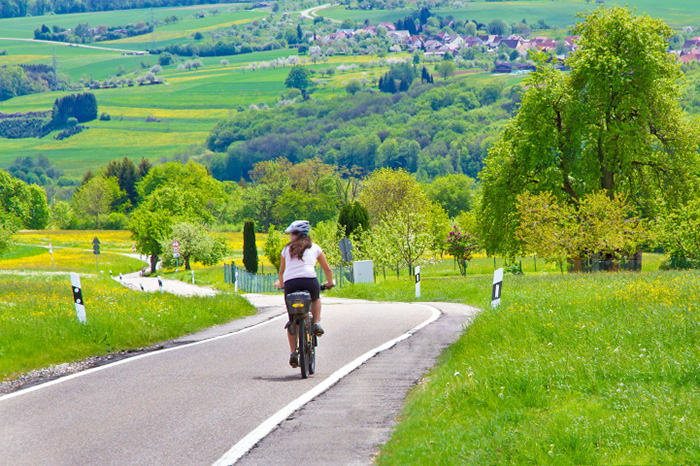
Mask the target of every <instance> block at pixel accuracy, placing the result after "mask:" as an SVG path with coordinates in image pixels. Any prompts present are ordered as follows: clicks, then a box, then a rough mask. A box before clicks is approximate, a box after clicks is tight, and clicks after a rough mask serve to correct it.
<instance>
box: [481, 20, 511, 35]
mask: <svg viewBox="0 0 700 466" xmlns="http://www.w3.org/2000/svg"><path fill="white" fill-rule="evenodd" d="M486 29H487V30H488V32H489V34H492V35H494V36H507V35H508V34H510V27H509V26H508V24H506V22H505V21H503V20H502V19H500V18H496V19H493V20H491V22H490V23H489V25H488V26H487V28H486Z"/></svg>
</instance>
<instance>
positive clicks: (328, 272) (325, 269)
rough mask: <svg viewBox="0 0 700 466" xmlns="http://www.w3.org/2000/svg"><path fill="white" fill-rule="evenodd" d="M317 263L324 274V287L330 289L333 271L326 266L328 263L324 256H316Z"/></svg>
mask: <svg viewBox="0 0 700 466" xmlns="http://www.w3.org/2000/svg"><path fill="white" fill-rule="evenodd" d="M318 263H319V264H320V265H321V268H322V269H323V272H324V273H325V274H326V280H327V281H326V286H327V287H329V288H330V287H332V286H333V271H332V270H331V266H330V265H328V261H327V260H326V256H325V254H323V253H321V255H319V256H318Z"/></svg>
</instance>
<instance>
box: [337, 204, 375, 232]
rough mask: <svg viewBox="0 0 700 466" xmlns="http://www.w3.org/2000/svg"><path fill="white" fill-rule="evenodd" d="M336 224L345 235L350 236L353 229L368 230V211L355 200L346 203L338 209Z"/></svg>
mask: <svg viewBox="0 0 700 466" xmlns="http://www.w3.org/2000/svg"><path fill="white" fill-rule="evenodd" d="M338 226H339V227H340V228H341V229H342V231H343V233H344V234H345V236H347V237H350V236H351V235H352V234H353V233H355V231H365V230H369V212H367V209H366V208H365V207H364V206H363V205H362V204H360V203H359V202H357V201H355V202H353V203H352V204H347V205H345V206H343V208H342V209H340V214H339V215H338Z"/></svg>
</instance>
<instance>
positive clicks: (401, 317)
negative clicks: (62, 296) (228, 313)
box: [0, 296, 433, 466]
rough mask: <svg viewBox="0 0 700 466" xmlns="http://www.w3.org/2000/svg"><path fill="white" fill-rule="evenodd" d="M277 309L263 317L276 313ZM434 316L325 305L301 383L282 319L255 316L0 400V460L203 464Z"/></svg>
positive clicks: (415, 309)
mask: <svg viewBox="0 0 700 466" xmlns="http://www.w3.org/2000/svg"><path fill="white" fill-rule="evenodd" d="M265 299H267V300H268V305H272V304H274V303H275V302H276V301H274V300H275V299H277V300H281V297H279V296H277V297H272V298H265ZM270 299H272V301H269V300H270ZM263 301H264V300H263ZM328 302H329V303H330V302H332V300H329V301H328ZM336 302H337V301H336ZM261 304H262V305H265V303H264V302H263V303H261ZM273 311H274V309H273V310H272V311H271V310H270V308H269V307H268V309H267V311H266V312H267V314H266V315H267V316H268V317H269V316H271V315H274V313H275V312H277V313H279V312H282V308H281V307H280V308H278V310H277V311H275V312H273ZM432 314H433V311H431V309H430V308H428V307H426V306H421V305H410V304H379V303H367V302H353V303H343V304H327V305H325V306H324V311H323V324H324V327H325V329H326V335H325V336H324V337H322V338H321V340H320V342H319V350H318V356H317V373H316V375H314V376H313V377H312V378H309V379H307V380H302V379H301V378H300V376H299V371H298V370H293V369H291V368H290V367H289V366H288V364H287V362H288V361H287V360H288V354H289V348H288V346H287V342H286V337H285V334H284V330H283V325H284V322H285V320H284V318H276V319H275V318H273V319H271V320H262V321H261V317H260V316H254V317H252V318H250V319H251V320H250V321H246V320H245V319H244V320H241V321H237V323H236V324H235V326H237V327H238V328H242V327H244V326H245V325H246V323H247V322H249V323H256V322H257V324H256V325H257V326H255V327H252V328H248V329H247V330H244V331H241V332H238V333H233V334H231V333H228V334H227V333H226V327H224V328H222V329H219V330H218V331H217V330H216V329H214V330H209V331H207V332H205V333H204V335H206V337H211V336H217V334H218V337H217V338H215V339H210V340H201V338H202V337H201V336H200V337H197V336H196V335H195V336H193V337H192V338H189V339H188V338H185V339H183V341H193V340H198V339H199V341H198V342H197V343H196V344H190V345H184V346H178V347H174V348H172V349H168V350H163V351H159V352H154V353H150V354H148V355H146V356H140V357H135V358H131V359H127V360H124V361H121V362H120V363H118V364H112V365H107V366H102V367H100V368H97V369H93V370H90V371H87V372H84V373H81V374H78V375H77V376H71V377H69V378H66V379H64V380H63V381H59V382H58V383H52V384H46V385H44V386H40V387H39V388H36V389H33V390H27V391H20V392H16V393H15V394H10V395H6V396H4V397H0V464H2V465H13V466H18V465H32V466H35V465H48V464H51V465H93V464H94V465H120V466H125V465H165V464H177V465H210V464H212V463H213V462H215V461H216V460H217V459H219V458H220V457H221V456H222V455H224V454H225V453H226V452H227V451H228V450H229V449H230V448H231V447H232V446H233V445H234V444H236V443H237V442H239V441H240V440H241V439H243V438H244V437H246V435H247V434H249V433H250V432H251V431H253V430H254V429H255V428H256V427H258V426H259V425H260V424H261V423H263V422H264V421H265V420H267V419H268V418H270V416H273V415H274V414H275V413H277V412H278V411H279V410H280V409H282V408H284V407H285V406H287V405H288V404H289V403H290V402H292V401H293V400H295V399H297V398H299V397H300V396H302V395H304V394H305V393H306V392H308V391H309V390H312V389H313V388H314V387H315V386H317V385H318V384H321V383H323V381H324V380H325V379H327V378H328V377H329V376H331V375H332V374H333V373H334V372H335V371H337V370H338V369H340V368H341V367H343V366H345V365H347V364H348V363H349V362H351V361H353V360H355V359H356V358H358V357H359V356H361V355H363V354H365V353H367V352H368V351H369V350H371V349H374V348H376V347H378V346H380V345H382V344H383V343H385V342H387V341H389V340H392V339H394V338H396V337H399V336H401V335H402V334H404V333H405V332H407V331H409V330H410V329H412V328H414V327H416V326H417V325H419V324H421V323H423V322H425V321H426V320H428V319H429V318H430V317H431V315H432ZM331 390H332V389H331Z"/></svg>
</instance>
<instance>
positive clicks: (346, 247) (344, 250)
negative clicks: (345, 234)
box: [340, 238, 352, 262]
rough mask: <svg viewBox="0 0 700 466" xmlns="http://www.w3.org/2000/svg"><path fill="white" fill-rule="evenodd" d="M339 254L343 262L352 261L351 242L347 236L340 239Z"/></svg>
mask: <svg viewBox="0 0 700 466" xmlns="http://www.w3.org/2000/svg"><path fill="white" fill-rule="evenodd" d="M340 255H341V256H342V259H343V262H352V243H351V242H350V240H349V239H347V238H343V239H341V240H340Z"/></svg>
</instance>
